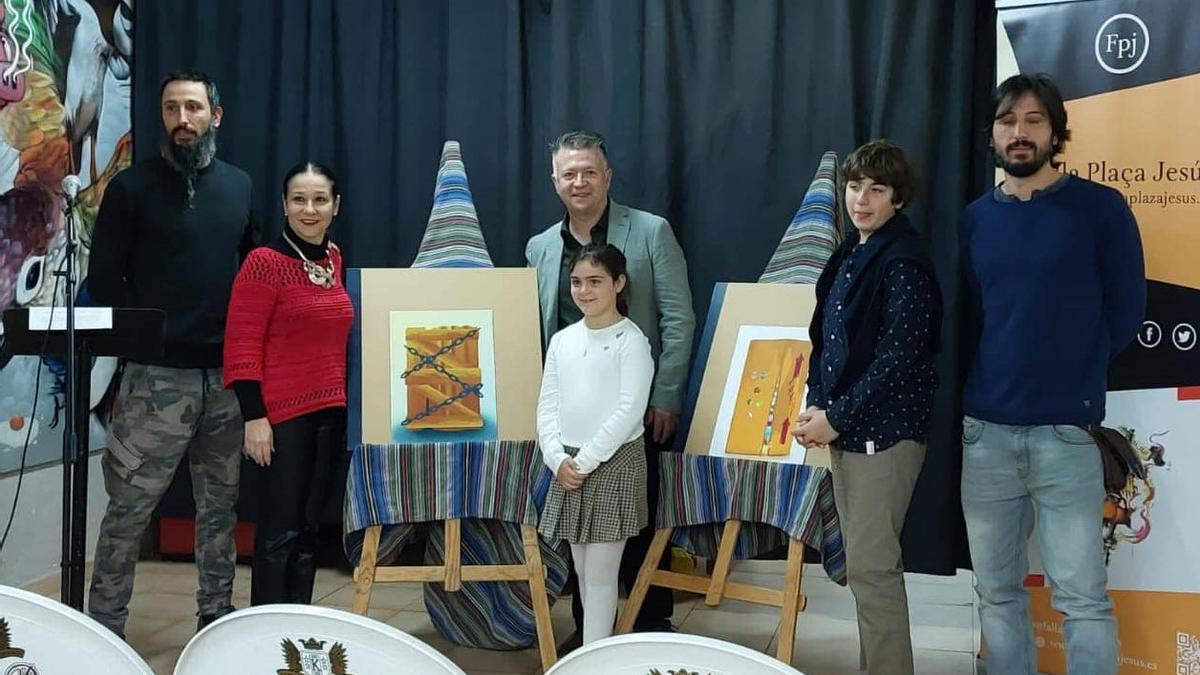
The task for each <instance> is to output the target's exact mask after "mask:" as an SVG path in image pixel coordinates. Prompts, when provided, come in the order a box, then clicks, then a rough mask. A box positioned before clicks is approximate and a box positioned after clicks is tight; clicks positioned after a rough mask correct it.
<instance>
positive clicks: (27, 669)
mask: <svg viewBox="0 0 1200 675" xmlns="http://www.w3.org/2000/svg"><path fill="white" fill-rule="evenodd" d="M0 673H3V674H4V675H38V674H39V673H40V674H41V675H50V674H52V673H105V674H106V675H154V671H153V670H151V669H150V666H149V665H148V664H147V663H146V662H145V661H144V660H143V659H142V657H140V656H138V654H137V652H135V651H133V648H132V647H130V646H129V645H128V644H126V643H125V641H124V640H122V639H121V638H119V637H117V636H116V635H115V634H113V632H112V631H110V630H108V629H107V628H105V627H104V626H101V625H100V624H99V623H97V622H96V621H95V620H94V619H92V618H91V617H89V616H87V615H85V614H81V613H79V612H77V611H75V610H74V609H72V608H70V607H68V606H66V605H64V604H62V603H60V602H58V601H57V600H52V599H50V598H47V597H44V596H41V595H38V594H36V593H30V592H29V591H23V590H21V589H19V588H12V587H10V586H0Z"/></svg>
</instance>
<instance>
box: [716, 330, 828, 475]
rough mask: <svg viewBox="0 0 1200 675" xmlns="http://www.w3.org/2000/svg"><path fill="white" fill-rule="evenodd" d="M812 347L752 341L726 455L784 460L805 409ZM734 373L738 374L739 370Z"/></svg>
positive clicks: (803, 342)
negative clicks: (795, 423)
mask: <svg viewBox="0 0 1200 675" xmlns="http://www.w3.org/2000/svg"><path fill="white" fill-rule="evenodd" d="M811 355H812V343H810V342H808V341H807V340H793V339H779V340H751V341H750V345H749V349H747V351H746V358H745V361H744V362H743V364H742V369H741V371H742V372H741V380H740V382H739V385H738V389H737V399H736V401H735V403H734V407H733V414H732V418H731V419H730V420H729V435H728V437H727V439H726V442H725V452H726V453H728V454H731V455H741V456H759V457H786V456H787V455H788V454H789V453H790V452H791V450H792V440H793V439H792V436H791V426H792V421H793V420H794V419H795V418H796V415H798V414H799V413H800V406H801V405H803V403H804V385H805V382H807V381H808V363H809V358H810V356H811ZM735 372H736V370H735Z"/></svg>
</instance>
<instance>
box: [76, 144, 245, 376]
mask: <svg viewBox="0 0 1200 675" xmlns="http://www.w3.org/2000/svg"><path fill="white" fill-rule="evenodd" d="M252 193H253V190H252V183H251V181H250V176H248V175H247V174H246V172H244V171H242V170H241V169H238V168H237V167H235V166H233V165H230V164H227V163H225V162H222V161H221V160H219V159H213V161H212V163H210V164H209V165H208V166H207V167H205V168H204V169H203V170H201V171H200V173H199V174H198V175H197V176H196V181H195V194H194V197H193V198H192V200H191V203H190V204H189V203H188V198H187V192H186V189H185V185H184V181H183V177H182V176H180V174H179V173H178V172H177V171H175V169H174V168H172V167H171V165H169V164H168V163H167V162H166V160H164V159H162V158H161V157H155V158H153V159H150V160H146V161H143V162H139V163H137V164H135V165H134V166H132V167H130V168H128V169H126V170H125V171H123V172H121V173H120V174H119V175H117V177H116V178H114V179H113V181H112V183H110V184H109V186H108V188H107V189H106V190H105V193H104V200H103V202H101V204H100V212H99V213H98V214H97V216H96V223H95V226H94V228H93V231H92V245H91V255H90V258H89V261H88V274H87V287H88V292H89V294H90V296H91V298H92V300H93V302H94V303H95V304H97V305H102V306H112V307H141V308H154V309H161V310H163V311H165V312H166V314H167V324H166V335H165V349H164V355H163V358H162V360H161V361H159V362H158V363H159V365H166V366H171V367H176V368H218V367H220V365H221V349H222V344H223V342H224V336H225V313H226V310H227V308H228V305H229V293H230V289H231V288H232V286H233V278H234V276H236V275H237V271H238V266H239V265H240V264H241V260H242V259H243V258H244V257H245V255H246V253H248V252H249V250H250V249H251V248H252V247H253V246H254V245H256V244H257V240H258V228H257V226H256V224H255V221H254V218H253V217H252V215H251V204H252Z"/></svg>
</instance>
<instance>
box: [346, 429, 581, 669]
mask: <svg viewBox="0 0 1200 675" xmlns="http://www.w3.org/2000/svg"><path fill="white" fill-rule="evenodd" d="M550 480H551V476H550V471H549V470H548V469H546V468H545V465H544V464H543V463H542V456H541V451H540V450H539V449H538V447H537V442H536V441H495V442H466V443H429V444H421V445H361V446H359V447H357V448H356V449H355V451H354V456H353V459H352V460H351V464H350V474H349V476H348V478H347V480H346V502H345V508H344V509H343V521H344V522H343V526H344V527H343V531H344V532H345V533H346V534H345V537H344V544H345V548H346V557H347V558H349V560H350V562H351V563H352V564H355V565H357V564H358V562H359V559H360V557H361V555H362V541H363V534H364V532H365V530H366V528H368V527H370V526H372V525H383V526H385V527H384V528H383V533H382V536H381V538H380V547H379V558H378V561H379V564H380V565H387V564H389V563H390V562H391V561H392V560H394V558H395V557H396V555H397V554H399V552H400V550H401V549H402V548H403V546H404V544H405V543H407V542H408V541H409V540H411V539H412V538H413V537H414V536H416V535H418V534H420V533H422V532H423V531H426V530H427V531H428V533H429V543H428V544H427V546H426V550H425V560H426V562H428V563H431V564H439V563H440V562H441V560H442V550H443V548H444V546H445V542H444V534H443V532H442V528H440V527H430V525H431V524H437V523H439V522H440V521H444V520H446V519H447V518H462V519H464V520H463V521H462V562H463V564H464V565H471V564H488V565H497V564H511V563H518V562H521V560H522V559H523V557H524V556H523V552H522V545H521V530H520V526H521V525H522V524H529V525H536V524H537V520H538V513H539V511H540V510H541V506H542V504H543V503H544V501H545V499H546V493H547V492H548V491H549V488H550ZM541 552H542V562H543V563H544V564H545V565H546V569H547V579H546V586H547V589H548V590H549V592H550V594H551V600H553V599H554V597H556V596H557V594H558V593H559V592H561V591H562V587H563V584H564V583H566V579H567V569H568V558H567V547H566V545H565V543H563V542H547V541H545V540H541ZM424 594H425V607H426V609H427V610H428V611H429V616H430V620H431V621H432V623H433V625H434V627H435V628H437V630H438V632H439V633H441V634H442V635H443V636H444V637H445V638H446V639H448V640H451V641H452V642H455V643H457V644H461V645H466V646H470V647H481V648H484V649H523V648H525V647H528V646H530V645H531V644H533V642H534V639H535V638H536V635H537V632H536V627H535V625H534V619H533V604H532V601H531V599H530V597H529V586H528V584H527V583H524V582H492V581H488V582H464V583H463V584H462V590H461V591H458V592H454V593H447V592H446V591H445V589H444V588H443V586H442V585H441V584H436V583H428V584H425V591H424Z"/></svg>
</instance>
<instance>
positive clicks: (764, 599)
mask: <svg viewBox="0 0 1200 675" xmlns="http://www.w3.org/2000/svg"><path fill="white" fill-rule="evenodd" d="M741 530H742V521H740V520H727V521H725V529H724V530H723V531H722V533H721V543H720V545H719V546H718V548H717V557H716V559H715V560H714V561H713V572H712V576H711V577H703V576H696V575H691V574H680V573H679V572H670V571H667V570H660V569H658V562H659V561H660V560H662V556H663V553H664V552H665V551H666V550H667V545H668V544H669V543H670V542H671V533H672V532H673V531H674V528H670V527H667V528H663V529H660V530H658V531H657V532H655V533H654V540H653V541H652V542H651V543H650V550H649V551H648V552H647V553H646V559H645V560H644V561H642V567H641V569H640V570H639V571H638V576H637V581H636V582H634V584H633V590H631V591H630V592H629V599H628V600H626V601H625V608H624V609H623V610H622V611H621V615H620V617H618V619H617V628H616V634H618V635H620V634H623V633H628V632H629V631H630V630H632V629H633V622H634V619H636V618H637V615H638V610H640V609H641V608H642V602H643V601H644V600H645V599H646V591H648V590H650V587H651V586H661V587H663V588H671V589H677V590H681V591H691V592H692V593H700V594H702V595H704V604H706V605H708V606H709V607H716V606H717V605H719V604H720V603H721V599H722V598H725V597H728V598H733V599H735V600H745V601H746V602H753V603H755V604H759V605H768V606H771V607H779V608H780V622H779V647H778V649H777V650H776V653H775V658H777V659H779V660H780V661H783V662H784V663H788V664H790V663H791V662H792V650H793V649H794V648H795V642H796V615H797V613H799V612H802V611H804V608H805V606H806V605H807V600H806V599H805V597H804V596H803V595H801V593H800V579H801V577H802V576H803V575H804V543H803V542H801V541H799V540H796V539H792V540H791V541H790V542H789V543H788V557H787V572H786V573H785V575H784V582H783V590H778V589H774V588H767V587H765V586H755V585H753V584H743V583H738V582H735V581H729V569H730V567H731V566H732V565H733V552H734V549H735V548H736V547H737V538H738V533H739V532H741Z"/></svg>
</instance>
